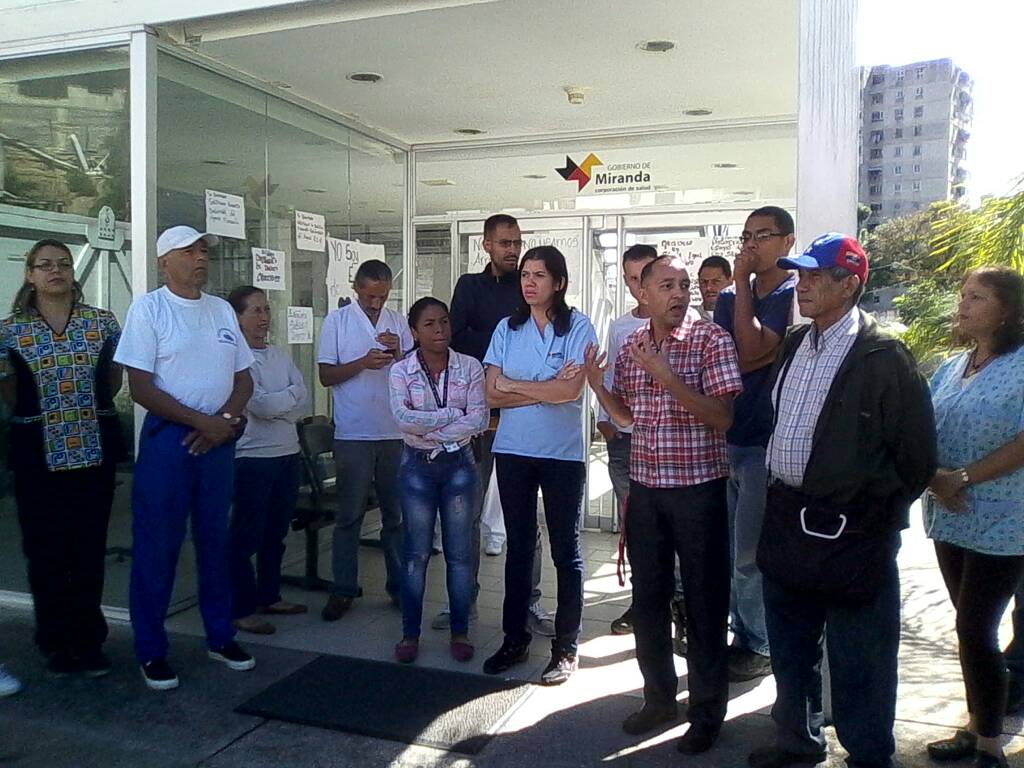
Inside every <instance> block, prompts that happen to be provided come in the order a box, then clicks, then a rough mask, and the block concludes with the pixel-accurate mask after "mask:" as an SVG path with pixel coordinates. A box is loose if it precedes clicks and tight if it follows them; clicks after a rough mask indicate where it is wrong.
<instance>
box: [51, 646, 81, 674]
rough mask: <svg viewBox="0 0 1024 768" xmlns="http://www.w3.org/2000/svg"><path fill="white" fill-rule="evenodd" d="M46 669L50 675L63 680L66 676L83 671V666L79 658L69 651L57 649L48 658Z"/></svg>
mask: <svg viewBox="0 0 1024 768" xmlns="http://www.w3.org/2000/svg"><path fill="white" fill-rule="evenodd" d="M46 671H47V672H49V673H50V677H54V678H56V679H58V680H62V679H64V678H65V677H71V675H73V674H75V673H76V672H81V671H82V667H81V665H80V664H79V663H78V660H77V659H76V658H75V657H74V656H72V655H71V654H70V653H68V652H67V651H57V652H56V653H53V654H51V655H50V658H49V659H47V660H46Z"/></svg>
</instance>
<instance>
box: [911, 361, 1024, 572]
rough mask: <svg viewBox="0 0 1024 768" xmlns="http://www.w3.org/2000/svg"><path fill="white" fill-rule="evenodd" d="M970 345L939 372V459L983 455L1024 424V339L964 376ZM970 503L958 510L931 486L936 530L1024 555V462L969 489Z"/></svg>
mask: <svg viewBox="0 0 1024 768" xmlns="http://www.w3.org/2000/svg"><path fill="white" fill-rule="evenodd" d="M968 357H969V355H968V353H966V352H965V353H963V354H960V355H956V356H955V357H952V358H950V359H949V360H947V361H946V362H945V363H943V364H942V365H941V366H940V367H939V369H938V370H937V371H936V372H935V375H934V376H932V380H931V384H930V387H931V393H932V405H933V406H934V408H935V426H936V430H937V433H938V459H939V466H940V467H942V468H944V469H955V468H958V467H963V466H965V465H967V464H970V463H972V462H975V461H977V460H978V459H981V458H982V457H984V456H987V455H988V454H990V453H992V451H994V450H996V449H997V448H1000V447H1001V446H1003V445H1006V444H1007V443H1009V442H1010V441H1011V440H1013V439H1014V438H1015V437H1017V435H1018V434H1019V433H1020V432H1022V431H1024V347H1021V348H1020V349H1018V350H1016V351H1015V352H1009V353H1006V354H1004V355H1000V356H999V357H997V358H996V359H995V360H993V361H992V362H991V363H989V364H988V365H987V366H985V367H984V368H982V369H981V371H979V372H978V373H977V374H976V375H975V376H973V377H972V378H970V379H968V380H966V381H965V380H964V379H963V372H964V368H965V367H966V365H967V359H968ZM966 493H967V499H968V509H967V511H966V512H964V513H962V514H956V513H953V512H950V511H949V510H948V509H946V508H945V507H943V506H942V505H941V504H940V503H939V502H938V501H937V500H936V499H935V498H934V497H933V496H932V495H931V494H929V495H928V503H927V504H926V505H925V515H924V525H925V530H926V531H927V532H928V535H929V536H930V537H931V538H933V539H936V540H938V541H944V542H947V543H949V544H955V545H957V546H959V547H963V548H965V549H970V550H973V551H975V552H981V553H983V554H987V555H1024V468H1021V469H1018V470H1016V471H1015V472H1011V473H1010V474H1008V475H1003V476H1002V477H997V478H996V479H994V480H989V481H987V482H984V483H978V484H977V485H974V486H971V487H970V488H968V489H967V492H966Z"/></svg>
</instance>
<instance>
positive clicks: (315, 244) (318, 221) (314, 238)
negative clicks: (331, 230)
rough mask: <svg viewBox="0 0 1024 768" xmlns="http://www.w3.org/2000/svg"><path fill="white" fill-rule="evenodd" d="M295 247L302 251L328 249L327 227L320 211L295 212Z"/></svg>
mask: <svg viewBox="0 0 1024 768" xmlns="http://www.w3.org/2000/svg"><path fill="white" fill-rule="evenodd" d="M295 247H296V248H298V249H299V250H300V251H316V252H317V253H323V252H324V251H325V250H327V228H326V225H325V223H324V217H323V216H321V215H320V214H318V213H306V212H305V211H296V212H295Z"/></svg>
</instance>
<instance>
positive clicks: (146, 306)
mask: <svg viewBox="0 0 1024 768" xmlns="http://www.w3.org/2000/svg"><path fill="white" fill-rule="evenodd" d="M156 344H157V342H156V322H155V320H154V317H153V310H152V300H151V299H150V294H148V293H147V294H145V295H143V296H140V297H139V298H138V299H136V300H135V301H133V302H132V304H131V306H130V307H128V314H127V316H126V317H125V320H124V329H123V330H122V331H121V339H120V341H118V343H117V351H116V352H115V353H114V362H115V363H120V364H121V365H124V366H127V367H128V368H136V369H138V370H140V371H146V372H147V373H153V372H154V371H155V370H156V356H157V349H156ZM250 354H251V353H250Z"/></svg>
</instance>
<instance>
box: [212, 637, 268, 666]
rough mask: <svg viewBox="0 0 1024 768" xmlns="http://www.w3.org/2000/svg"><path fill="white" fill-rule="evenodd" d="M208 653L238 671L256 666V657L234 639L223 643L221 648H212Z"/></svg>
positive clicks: (215, 659)
mask: <svg viewBox="0 0 1024 768" xmlns="http://www.w3.org/2000/svg"><path fill="white" fill-rule="evenodd" d="M206 655H207V656H209V657H210V658H211V659H213V660H214V661H219V662H221V663H223V664H224V665H225V666H226V667H227V668H228V669H233V670H235V671H236V672H245V671H247V670H250V669H252V668H253V667H255V666H256V659H254V658H253V657H252V656H250V655H249V654H248V653H246V652H245V651H243V650H242V646H240V645H239V644H238V643H236V642H235V641H234V640H232V641H231V642H230V643H228V644H227V645H222V646H221V647H220V648H212V649H210V650H209V651H207V653H206Z"/></svg>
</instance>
